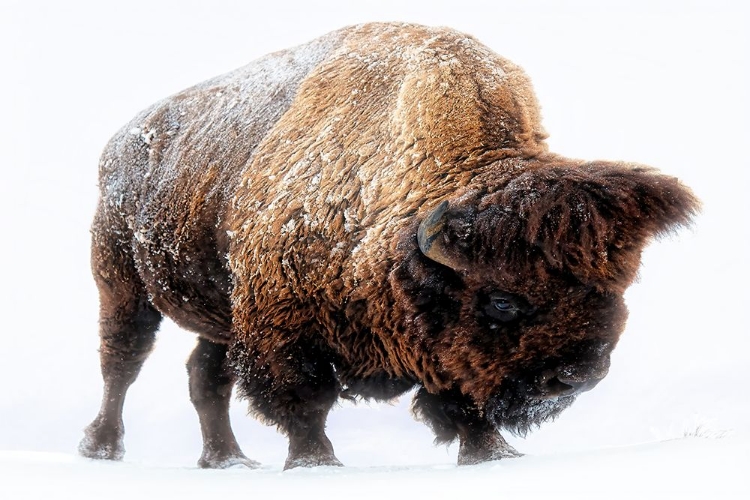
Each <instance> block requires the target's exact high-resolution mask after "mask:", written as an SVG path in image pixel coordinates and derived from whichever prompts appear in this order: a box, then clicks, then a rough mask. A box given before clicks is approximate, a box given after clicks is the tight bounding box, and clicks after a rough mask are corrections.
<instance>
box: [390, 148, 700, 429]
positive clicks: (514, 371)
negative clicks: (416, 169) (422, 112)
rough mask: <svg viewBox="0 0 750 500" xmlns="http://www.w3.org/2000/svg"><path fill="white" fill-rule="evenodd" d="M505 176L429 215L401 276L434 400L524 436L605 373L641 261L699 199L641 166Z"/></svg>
mask: <svg viewBox="0 0 750 500" xmlns="http://www.w3.org/2000/svg"><path fill="white" fill-rule="evenodd" d="M510 170H511V171H512V169H510ZM508 171H509V169H502V170H500V169H498V171H497V172H492V171H488V172H487V173H485V174H482V175H480V176H477V180H476V182H475V183H473V187H472V186H470V187H469V188H468V189H467V190H466V191H464V192H462V193H459V194H457V195H456V196H455V197H453V198H451V199H448V200H443V201H442V202H441V203H440V204H439V205H438V206H437V207H434V208H433V209H432V210H431V211H430V212H429V213H427V214H426V215H425V216H424V218H423V219H422V220H421V224H420V226H419V228H418V230H417V231H416V232H417V241H418V250H416V249H414V250H413V252H412V258H411V259H407V260H406V263H405V265H404V266H402V268H401V269H400V272H398V273H395V274H396V276H394V278H395V279H397V280H398V281H399V282H400V284H401V288H402V292H403V294H402V295H401V297H402V299H401V300H406V301H407V302H409V305H408V309H409V311H410V319H411V322H412V324H413V325H415V326H416V328H417V330H418V331H419V342H420V344H421V345H422V349H421V350H422V352H424V353H425V355H424V356H425V358H426V359H427V361H423V362H421V363H420V367H421V369H422V374H421V375H422V379H423V380H424V384H425V387H426V389H427V390H428V391H431V392H432V391H434V392H438V391H441V390H448V389H449V388H450V390H459V391H460V392H461V393H462V394H464V395H465V396H468V397H469V398H470V399H471V400H473V402H474V403H475V404H476V406H477V408H478V409H479V411H481V412H482V413H484V414H485V415H486V416H487V417H488V418H489V420H490V421H492V422H494V423H495V424H496V425H497V426H498V427H502V428H505V429H508V430H510V431H512V432H516V433H525V432H526V431H527V430H528V429H529V428H530V427H531V426H533V425H538V424H540V423H541V422H543V421H544V420H546V419H548V418H550V417H554V416H555V415H557V414H558V413H559V412H560V411H561V410H562V409H564V408H566V407H567V406H569V405H570V403H572V402H573V400H574V399H575V397H576V395H577V394H579V393H581V392H583V391H586V390H588V389H591V388H592V387H594V386H595V385H596V384H597V383H598V382H599V381H600V380H601V379H602V378H603V377H604V376H605V375H606V374H607V371H608V369H609V357H610V353H611V352H612V350H613V348H614V347H615V345H616V343H617V340H618V338H619V335H620V333H621V332H622V330H623V328H624V325H625V320H626V318H627V309H626V306H625V303H624V301H623V292H624V291H625V289H626V288H627V287H628V286H629V285H630V284H631V283H632V281H633V280H634V279H635V277H636V273H637V269H638V266H639V264H640V254H641V250H642V249H643V247H644V246H645V245H646V244H647V243H648V241H649V240H650V239H651V238H652V237H654V236H657V235H660V234H663V233H665V232H668V231H670V230H672V229H673V228H675V227H678V226H680V225H685V224H687V223H689V221H690V219H691V217H692V216H693V215H694V213H695V212H696V211H697V208H698V202H697V200H696V199H695V198H694V196H693V195H692V193H691V192H690V191H689V190H688V189H687V188H685V187H684V186H683V185H681V184H680V183H679V181H677V180H676V179H674V178H671V177H667V176H664V175H661V174H659V173H657V172H656V171H654V170H652V169H649V168H646V167H640V166H633V165H626V164H614V163H598V164H580V163H573V162H571V161H567V160H561V159H558V160H554V161H547V162H537V163H534V164H529V165H528V166H527V167H526V168H523V169H518V170H515V173H507V172H508ZM498 172H503V173H498ZM412 238H413V236H412ZM412 241H413V240H412ZM407 297H408V298H407Z"/></svg>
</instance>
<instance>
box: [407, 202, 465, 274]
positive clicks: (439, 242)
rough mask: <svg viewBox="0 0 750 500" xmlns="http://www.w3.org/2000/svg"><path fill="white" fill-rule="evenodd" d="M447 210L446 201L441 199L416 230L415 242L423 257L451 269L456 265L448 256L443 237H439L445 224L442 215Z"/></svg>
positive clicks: (455, 267)
mask: <svg viewBox="0 0 750 500" xmlns="http://www.w3.org/2000/svg"><path fill="white" fill-rule="evenodd" d="M447 211H448V202H447V201H443V202H442V203H441V204H440V205H438V206H437V207H436V208H435V209H433V210H432V211H431V212H430V213H429V214H427V217H425V218H424V220H423V221H422V223H421V224H420V225H419V229H418V230H417V242H418V243H419V249H420V250H421V251H422V253H423V254H424V256H425V257H427V258H428V259H430V260H433V261H435V262H437V263H438V264H442V265H444V266H447V267H450V268H451V269H457V268H458V266H457V265H456V264H455V263H454V262H453V260H452V259H451V258H450V257H449V256H448V253H447V252H446V251H445V246H444V245H443V239H442V238H440V235H441V233H442V230H443V227H444V226H445V218H444V215H445V212H447Z"/></svg>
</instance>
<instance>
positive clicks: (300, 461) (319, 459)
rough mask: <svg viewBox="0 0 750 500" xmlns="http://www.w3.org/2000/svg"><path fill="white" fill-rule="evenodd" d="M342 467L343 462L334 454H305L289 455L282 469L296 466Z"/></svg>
mask: <svg viewBox="0 0 750 500" xmlns="http://www.w3.org/2000/svg"><path fill="white" fill-rule="evenodd" d="M321 466H332V467H343V466H344V464H342V463H341V462H339V459H338V458H336V457H335V456H334V455H305V456H297V457H292V456H289V457H287V459H286V463H285V464H284V470H289V469H294V468H296V467H321Z"/></svg>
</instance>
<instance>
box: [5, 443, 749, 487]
mask: <svg viewBox="0 0 750 500" xmlns="http://www.w3.org/2000/svg"><path fill="white" fill-rule="evenodd" d="M747 459H748V452H747V443H744V444H742V443H738V442H735V441H731V440H729V439H721V440H715V439H705V438H689V439H683V440H676V441H669V442H662V443H653V444H646V445H639V446H630V447H626V448H617V449H609V450H601V451H597V452H586V453H584V452H581V453H562V454H560V453H557V454H552V455H541V456H533V457H531V456H528V457H523V458H519V459H513V460H507V461H502V462H497V463H490V464H483V465H477V466H472V467H456V466H455V465H450V464H447V463H444V464H436V465H419V466H379V467H345V468H335V467H323V468H319V469H314V470H309V469H307V470H293V471H287V472H282V471H281V469H280V468H279V467H278V466H276V467H274V466H271V467H264V468H262V469H258V470H253V471H248V470H246V469H230V470H221V471H205V470H200V469H195V468H188V467H175V466H165V465H163V464H161V465H154V464H144V463H139V462H130V461H127V462H125V463H101V462H89V461H87V460H86V459H82V458H79V457H75V456H71V455H69V454H59V453H40V452H37V453H32V452H0V484H1V486H0V494H2V495H3V498H59V499H68V498H70V499H82V498H107V499H111V500H117V499H127V500H132V499H133V498H138V497H139V496H143V495H144V494H145V495H147V498H180V499H184V500H188V499H202V498H237V497H239V496H244V495H252V496H253V497H254V498H267V497H266V496H265V495H273V497H274V498H291V497H295V496H303V497H304V498H326V499H330V500H335V499H339V498H340V499H346V500H349V499H351V498H367V499H369V498H388V497H393V496H395V498H433V497H436V498H456V497H469V498H470V497H475V496H480V497H481V498H486V497H489V498H502V499H508V500H511V499H515V498H519V499H528V498H555V499H560V500H563V499H568V498H571V499H573V498H575V499H585V498H592V499H593V498H596V499H601V498H607V499H621V498H622V499H633V498H710V499H731V498H738V499H739V498H747V491H748V487H747V481H748V479H747V476H746V474H747V467H746V466H747Z"/></svg>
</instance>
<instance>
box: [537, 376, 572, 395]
mask: <svg viewBox="0 0 750 500" xmlns="http://www.w3.org/2000/svg"><path fill="white" fill-rule="evenodd" d="M544 389H545V393H546V394H545V395H547V396H551V397H556V396H567V395H568V394H573V393H574V392H576V390H577V388H576V386H575V385H573V384H571V383H568V382H563V381H562V380H560V379H559V378H557V377H552V378H551V379H549V380H547V382H546V384H545V387H544Z"/></svg>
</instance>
